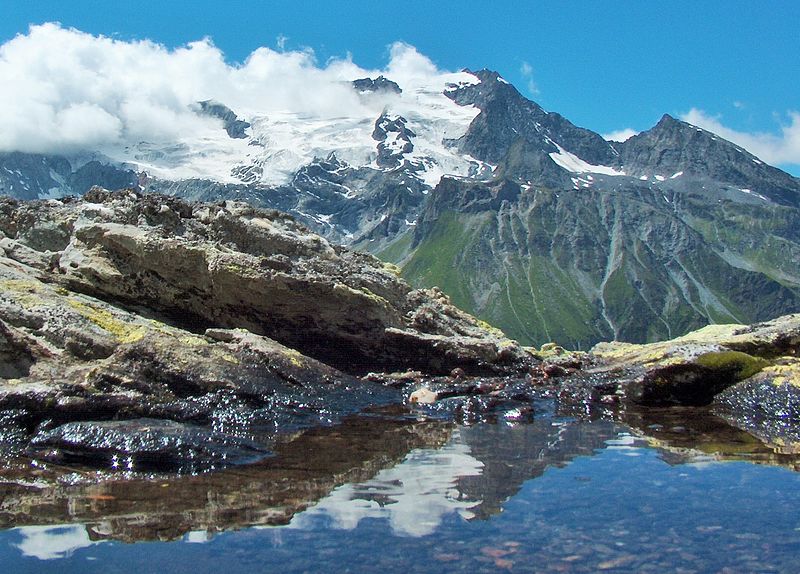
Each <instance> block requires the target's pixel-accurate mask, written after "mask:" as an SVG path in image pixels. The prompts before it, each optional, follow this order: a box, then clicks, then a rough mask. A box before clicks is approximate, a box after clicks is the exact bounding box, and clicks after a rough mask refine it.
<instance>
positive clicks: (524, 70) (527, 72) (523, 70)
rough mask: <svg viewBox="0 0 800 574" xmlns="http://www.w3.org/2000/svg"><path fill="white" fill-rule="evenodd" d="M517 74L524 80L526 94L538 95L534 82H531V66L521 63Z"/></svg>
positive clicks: (537, 88)
mask: <svg viewBox="0 0 800 574" xmlns="http://www.w3.org/2000/svg"><path fill="white" fill-rule="evenodd" d="M519 73H520V74H522V77H523V78H524V79H525V82H526V87H527V88H528V92H529V93H530V94H531V95H534V96H535V95H537V94H538V93H539V87H538V86H537V85H536V82H534V81H533V66H531V65H530V64H529V63H528V62H522V64H521V65H520V67H519Z"/></svg>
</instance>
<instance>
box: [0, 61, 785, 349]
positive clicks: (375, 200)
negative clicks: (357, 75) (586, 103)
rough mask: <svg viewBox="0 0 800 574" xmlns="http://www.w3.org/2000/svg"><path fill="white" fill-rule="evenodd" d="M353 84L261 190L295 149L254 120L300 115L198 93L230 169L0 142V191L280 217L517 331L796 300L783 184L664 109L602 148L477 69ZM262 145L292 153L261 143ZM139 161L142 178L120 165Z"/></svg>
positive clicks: (599, 329) (664, 328)
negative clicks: (350, 108)
mask: <svg viewBox="0 0 800 574" xmlns="http://www.w3.org/2000/svg"><path fill="white" fill-rule="evenodd" d="M353 90H354V91H355V92H356V93H357V94H359V95H358V97H359V98H362V99H363V102H365V104H368V105H369V106H371V105H373V104H374V105H377V104H378V103H380V104H381V106H382V107H381V108H380V111H379V112H378V111H376V116H375V117H374V118H363V119H360V120H358V122H357V123H358V126H360V127H358V128H357V129H356V128H353V130H355V131H352V132H347V133H349V134H350V136H348V137H350V139H349V140H348V141H349V142H350V143H347V142H345V141H344V140H341V139H338V140H337V139H331V137H332V136H331V133H333V132H330V130H333V129H335V128H336V127H337V126H336V125H334V124H335V123H336V122H334V124H330V125H327V124H326V125H325V126H324V127H323V126H318V127H317V128H314V129H315V130H318V132H315V134H316V135H313V136H312V135H307V136H303V137H305V138H306V139H307V140H308V144H307V145H310V146H312V147H313V151H314V154H318V155H317V156H316V157H314V158H313V159H310V161H308V162H306V163H301V164H297V165H298V166H299V167H298V168H297V169H296V170H295V171H291V170H290V171H291V174H290V175H289V176H288V179H287V180H286V181H285V183H281V184H279V185H275V184H273V183H269V181H271V180H270V178H271V177H272V176H271V175H270V174H274V173H276V172H275V170H276V169H284V167H285V166H286V165H289V164H287V163H286V161H288V160H287V157H289V156H291V157H292V158H297V157H301V156H302V155H303V154H306V155H307V152H308V150H306V147H303V146H306V144H303V145H300V144H297V143H292V142H294V141H295V140H293V139H291V138H290V139H286V140H280V138H278V139H275V138H277V137H278V136H277V135H275V137H274V138H272V139H269V138H268V137H267V132H265V131H263V130H264V129H266V128H267V127H268V126H272V127H273V128H275V129H278V128H280V130H284V129H291V130H294V132H292V133H295V132H296V133H301V132H302V133H305V132H303V130H304V129H306V127H304V126H306V124H308V120H307V119H303V118H300V117H297V118H286V119H285V120H280V121H281V122H284V123H280V124H275V123H274V122H276V121H278V120H277V119H269V121H267V120H264V119H263V118H262V119H261V120H259V119H258V118H256V117H249V116H248V117H240V116H239V115H237V113H236V112H235V111H233V110H230V109H229V108H227V107H226V106H224V104H222V103H218V102H202V103H200V104H198V113H203V114H205V115H207V116H210V117H212V118H215V119H216V120H217V121H219V122H220V128H219V129H220V131H221V132H222V138H223V140H224V141H228V142H232V143H231V144H230V145H234V146H240V145H245V146H246V147H247V148H248V150H249V151H248V152H247V154H248V155H247V158H248V159H247V160H246V161H242V160H241V158H240V156H239V155H237V154H239V151H236V150H238V149H239V148H236V149H233V148H231V150H230V151H228V152H225V153H226V154H229V155H227V156H226V155H224V154H223V155H222V156H220V155H219V154H217V155H215V156H213V158H212V156H207V163H208V165H209V166H216V165H223V164H224V165H226V166H227V167H226V168H225V169H226V170H228V175H225V177H222V176H220V177H219V178H217V179H213V178H212V179H203V178H192V179H187V178H185V177H183V176H182V175H181V174H182V173H184V172H185V169H188V166H192V165H195V163H196V162H198V161H201V160H202V157H205V156H202V154H201V156H197V155H196V154H195V153H194V152H191V146H192V144H191V142H188V143H186V142H184V143H182V144H180V145H178V144H175V146H173V147H171V148H170V147H164V146H161V147H158V146H156V147H153V146H152V145H151V144H147V145H145V146H144V147H142V146H141V145H139V146H138V147H136V149H135V150H134V149H132V150H131V152H130V153H131V154H132V155H130V156H129V159H130V160H131V162H132V163H136V162H139V163H138V164H137V165H138V166H139V167H136V168H135V169H131V167H132V165H128V164H126V163H117V164H114V163H113V162H112V163H111V164H109V163H103V162H102V161H100V159H102V158H100V159H95V160H93V161H92V162H89V163H84V164H80V162H77V163H76V162H73V163H74V164H75V165H79V164H80V165H81V167H78V168H77V169H74V170H73V167H72V165H71V164H70V163H69V161H67V160H66V159H65V158H55V157H47V156H27V155H25V154H6V155H3V156H0V188H2V189H0V193H2V192H5V193H10V194H12V195H14V196H17V197H20V198H24V199H31V198H33V197H36V196H37V195H38V196H43V195H45V196H57V195H61V194H63V193H67V192H69V191H76V192H78V193H82V192H83V191H85V188H86V187H88V185H89V183H90V182H92V183H98V184H101V185H106V186H107V187H111V188H117V187H124V186H129V185H134V186H138V187H139V188H140V189H146V190H148V191H153V192H159V193H166V194H171V195H176V196H180V197H184V198H187V199H190V200H201V201H220V200H226V199H233V200H238V201H245V202H247V203H249V204H251V205H254V206H259V207H268V208H274V209H279V210H281V211H285V212H287V213H290V214H292V215H294V216H295V217H296V218H297V219H298V220H299V221H301V222H303V223H304V224H305V225H307V226H309V227H310V228H311V229H313V230H314V231H316V232H318V233H320V234H321V235H323V236H324V237H326V238H327V239H329V240H330V241H332V242H335V243H342V244H346V245H350V246H352V247H356V248H358V249H360V250H364V251H369V252H371V253H374V254H377V255H378V256H379V257H381V258H383V259H385V260H386V261H389V262H392V263H395V264H397V265H398V266H400V267H401V268H402V269H403V276H404V277H405V278H406V279H407V280H408V281H410V282H411V283H412V284H414V285H416V286H425V287H433V286H440V287H441V288H442V289H443V290H444V291H445V292H446V293H448V294H449V295H450V296H452V297H453V298H454V300H455V301H456V302H457V303H458V304H459V305H460V306H461V307H462V308H464V309H467V310H469V311H470V312H472V313H474V314H476V315H478V316H480V317H481V318H483V319H485V320H487V321H489V322H490V323H492V324H496V325H499V326H500V327H502V328H503V329H504V330H506V331H507V332H509V333H510V334H511V335H512V336H514V337H515V338H518V339H519V340H521V341H523V342H525V343H536V344H541V343H543V342H546V341H548V340H556V341H558V342H559V343H561V344H563V345H566V346H569V347H575V348H587V347H588V346H590V345H592V344H593V343H596V342H598V341H601V340H606V339H609V338H619V339H623V340H628V341H648V340H656V339H663V338H669V337H673V336H675V335H678V334H681V333H684V332H686V331H688V330H691V329H693V328H697V327H700V326H702V325H704V324H707V323H709V322H712V323H713V322H720V321H723V322H724V321H735V322H738V323H748V322H752V321H759V320H765V319H769V318H772V317H774V316H777V315H780V314H784V313H787V312H794V311H797V310H799V309H800V295H799V293H800V275H798V273H797V271H796V269H797V265H796V262H797V261H798V260H800V243H799V240H798V235H797V232H796V229H797V228H798V227H797V225H796V222H797V220H798V213H800V211H798V210H800V180H798V179H797V178H794V177H792V176H790V175H788V174H786V173H784V172H782V171H780V170H778V169H776V168H773V167H771V166H768V165H767V164H765V163H764V162H762V161H761V160H759V159H758V158H756V157H754V156H752V155H751V154H749V153H747V152H746V151H745V150H743V149H742V148H740V147H739V146H736V145H734V144H732V143H730V142H727V141H725V140H724V139H722V138H720V137H718V136H716V135H714V134H712V133H710V132H707V131H706V130H703V129H701V128H698V127H696V126H692V125H690V124H687V123H685V122H682V121H680V120H677V119H675V118H672V117H670V116H668V115H665V116H664V117H663V118H662V119H661V120H660V121H659V122H658V124H657V125H656V126H654V127H653V128H652V129H651V130H648V131H646V132H642V133H641V134H638V135H636V136H634V137H632V138H630V139H629V140H627V141H625V142H609V141H606V140H604V139H603V138H602V137H601V136H599V135H598V134H596V133H594V132H591V131H590V130H586V129H584V128H580V127H577V126H575V125H573V124H572V123H571V122H569V121H568V120H567V119H565V118H564V117H562V116H560V115H559V114H557V113H554V112H548V111H546V110H544V109H542V108H541V106H539V105H537V104H536V103H534V102H531V101H529V100H527V99H526V98H524V97H523V96H522V95H521V94H520V93H519V92H518V91H517V90H516V89H515V88H514V87H513V86H512V85H510V84H508V83H507V82H506V81H505V80H503V79H502V77H500V76H499V75H498V74H497V73H495V72H491V71H487V70H481V71H478V72H469V71H464V72H462V73H459V74H451V75H443V76H441V77H437V78H436V79H435V80H429V81H427V83H421V84H419V85H413V86H399V85H397V84H396V83H394V82H392V81H391V79H390V78H377V79H370V78H362V79H358V80H355V81H354V83H353ZM376 109H377V108H376ZM337 121H340V125H338V129H342V130H347V129H350V128H348V127H347V126H348V125H350V124H347V122H346V121H345V119H341V120H337ZM347 121H350V120H347ZM265 122H266V123H265ZM245 124H248V125H245ZM281 126H283V127H281ZM287 126H288V127H287ZM308 126H312V124H308ZM309 129H311V128H310V127H309ZM231 130H233V135H231V133H228V132H230V131H231ZM280 130H279V131H280ZM362 132H363V133H362ZM280 133H283V132H280ZM276 134H277V132H276ZM325 134H327V135H325ZM281 137H283V136H281ZM286 137H288V136H286ZM292 137H294V136H292ZM265 138H266V139H265ZM223 140H220V141H223ZM279 140H280V141H284V142H285V145H287V146H295V147H288V148H286V149H284V150H282V151H281V150H277V149H276V148H275V146H276V145H279V143H280V141H279ZM220 145H223V144H222V143H221V144H220ZM224 145H228V144H224ZM224 145H223V147H224ZM187 146H188V147H187ZM297 146H300V147H297ZM353 146H355V147H353ZM145 148H147V149H145ZM356 148H357V149H358V150H359V151H358V153H357V154H356V155H358V154H360V155H358V157H359V158H361V159H358V160H356V159H354V158H355V156H354V153H355V151H354V150H356ZM225 149H227V148H225ZM303 150H306V151H303ZM220 153H222V152H220ZM287 154H288V156H287ZM298 154H299V155H298ZM87 157H90V156H87ZM94 157H97V158H99V157H100V156H97V155H95V156H94ZM221 157H222V158H223V159H222V160H220V158H221ZM136 158H140V159H136ZM224 158H227V159H224ZM81 161H85V160H81ZM220 161H222V162H223V163H222V164H220V163H219V162H220ZM291 161H295V160H294V159H292V160H291ZM152 162H156V164H158V165H160V166H161V167H159V168H158V169H157V170H156V172H157V174H158V175H157V176H156V177H154V176H153V173H148V174H147V175H145V174H143V173H142V172H139V173H137V170H141V169H144V168H145V167H146V166H147V165H155V164H153V163H152ZM159 162H160V163H159ZM226 162H227V163H226ZM170 166H173V167H170ZM181 166H183V167H181ZM281 166H284V167H281ZM209 169H210V168H209ZM214 169H217V168H214ZM201 171H202V170H201ZM170 174H172V175H170ZM442 241H444V242H445V243H446V246H445V248H442V247H443V245H442ZM454 246H458V249H454V248H451V247H454ZM554 286H555V287H554Z"/></svg>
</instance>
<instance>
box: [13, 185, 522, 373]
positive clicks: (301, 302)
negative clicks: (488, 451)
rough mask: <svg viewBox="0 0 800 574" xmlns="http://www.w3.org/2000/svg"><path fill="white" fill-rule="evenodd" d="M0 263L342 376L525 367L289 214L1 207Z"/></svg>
mask: <svg viewBox="0 0 800 574" xmlns="http://www.w3.org/2000/svg"><path fill="white" fill-rule="evenodd" d="M0 232H2V234H4V236H5V237H2V236H0V249H2V251H0V255H2V254H3V252H4V253H5V257H6V258H8V259H11V260H13V261H16V262H17V263H19V264H24V265H26V266H28V267H30V268H34V269H35V270H36V271H35V273H33V272H31V271H30V270H28V271H25V272H23V274H25V273H27V274H29V275H34V276H36V277H37V278H39V279H41V280H43V281H46V282H48V283H54V284H58V285H61V286H63V287H64V288H66V289H69V290H71V291H79V292H82V293H86V294H89V295H93V296H95V297H97V298H100V299H103V300H105V301H109V302H114V303H121V304H127V305H136V306H145V307H147V308H148V309H149V310H151V311H154V312H157V313H159V314H161V315H166V316H170V317H172V318H173V319H178V320H179V321H180V323H181V326H185V327H190V328H191V329H192V330H194V331H198V332H202V331H203V330H204V329H205V328H211V327H214V328H216V327H224V328H244V329H248V330H249V331H251V332H253V333H256V334H259V335H266V336H268V337H270V338H271V339H274V340H276V341H280V342H281V343H282V344H285V345H287V346H289V347H291V348H294V349H297V350H298V351H300V352H302V353H303V354H305V355H308V356H312V357H315V358H317V359H320V360H322V361H324V362H326V363H328V364H331V365H333V366H335V367H338V368H340V369H343V370H346V371H348V372H351V373H365V372H367V371H369V370H376V369H381V370H383V369H388V370H403V369H408V368H413V369H420V370H422V371H425V372H432V373H440V374H444V373H448V372H449V371H450V370H452V369H453V368H462V369H464V370H466V371H467V372H468V373H473V374H488V373H492V374H509V373H514V372H523V371H525V370H526V369H527V367H528V366H529V365H530V363H531V359H530V357H529V355H528V354H527V353H525V351H523V350H522V348H520V347H519V345H517V344H516V343H514V342H512V341H510V340H508V339H506V338H505V337H504V336H502V333H499V332H497V331H493V330H489V329H486V328H484V327H483V326H481V324H480V323H479V322H478V321H477V320H475V319H474V318H473V317H471V316H469V315H467V314H466V313H463V312H461V311H460V310H458V309H457V308H455V307H454V306H452V305H451V304H450V301H449V299H448V298H447V297H446V296H445V295H443V294H442V293H441V292H440V291H437V290H435V289H434V290H412V289H411V288H410V287H409V286H408V285H407V284H406V283H405V282H403V281H402V280H400V279H398V278H397V277H396V275H395V273H394V271H393V269H392V268H391V267H387V266H385V265H384V264H382V263H380V262H379V261H378V260H377V259H375V258H373V257H371V256H368V255H364V254H359V253H355V252H352V251H349V250H347V249H345V248H341V247H336V246H332V245H330V244H329V243H328V242H327V241H325V240H324V239H322V238H321V237H319V236H317V235H314V234H312V233H311V232H309V231H308V230H307V229H306V228H304V227H303V226H301V225H300V224H298V223H296V222H295V221H294V220H293V219H292V218H291V217H290V216H287V215H283V214H281V213H278V212H275V211H264V210H259V209H255V208H252V207H249V206H247V205H245V204H240V203H235V202H225V203H223V204H219V205H211V204H194V205H192V204H188V203H185V202H183V201H180V200H177V199H174V198H167V197H162V196H155V195H148V196H140V195H137V194H135V193H133V192H130V191H121V192H107V191H104V190H100V189H94V190H93V191H91V192H89V193H88V194H86V195H85V196H84V197H83V198H82V199H80V200H64V201H61V202H58V201H49V202H32V203H17V202H15V201H12V200H7V199H6V200H0Z"/></svg>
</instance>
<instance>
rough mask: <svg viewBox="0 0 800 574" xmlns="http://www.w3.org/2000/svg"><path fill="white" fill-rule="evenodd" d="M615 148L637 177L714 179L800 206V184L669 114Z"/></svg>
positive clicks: (624, 166) (786, 203)
mask: <svg viewBox="0 0 800 574" xmlns="http://www.w3.org/2000/svg"><path fill="white" fill-rule="evenodd" d="M612 145H613V147H614V149H615V150H617V151H618V152H619V158H620V165H621V166H622V168H623V169H624V170H625V172H626V173H627V174H629V175H632V176H637V177H655V176H660V177H664V178H674V177H680V176H687V177H689V176H691V177H695V178H701V179H710V180H713V181H716V182H719V183H724V184H727V185H729V186H732V187H734V188H737V189H739V190H740V191H742V192H743V193H748V192H752V193H757V194H758V195H759V196H762V197H764V198H767V199H768V200H770V201H774V202H776V203H780V204H785V205H793V206H800V180H798V179H797V178H795V177H792V176H791V175H789V174H787V173H785V172H783V171H781V170H779V169H777V168H774V167H772V166H770V165H767V164H766V163H764V162H762V161H761V160H759V159H758V158H757V157H756V156H754V155H753V154H751V153H749V152H747V151H746V150H744V149H743V148H741V147H739V146H737V145H736V144H733V143H731V142H729V141H727V140H725V139H723V138H721V137H719V136H717V135H715V134H713V133H711V132H709V131H707V130H704V129H702V128H699V127H697V126H694V125H692V124H689V123H687V122H684V121H681V120H678V119H675V118H673V117H672V116H670V115H668V114H664V116H663V117H662V118H661V120H659V122H658V123H657V124H656V125H655V126H654V127H653V128H651V129H650V130H647V131H645V132H642V133H640V134H637V135H635V136H633V137H631V138H630V139H628V140H626V141H625V142H621V143H619V142H615V143H613V144H612ZM745 190H747V191H745Z"/></svg>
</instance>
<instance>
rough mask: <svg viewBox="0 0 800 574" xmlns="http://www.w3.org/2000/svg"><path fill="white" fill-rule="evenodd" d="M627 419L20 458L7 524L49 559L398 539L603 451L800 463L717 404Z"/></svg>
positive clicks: (504, 500)
mask: <svg viewBox="0 0 800 574" xmlns="http://www.w3.org/2000/svg"><path fill="white" fill-rule="evenodd" d="M624 417H625V418H624V424H623V422H621V421H620V420H619V419H618V420H616V421H614V420H580V419H572V418H565V417H560V416H558V415H557V414H556V412H555V410H554V407H553V406H552V405H550V406H549V407H548V406H546V405H544V406H543V405H538V406H537V415H536V417H535V418H534V420H533V421H532V422H530V423H529V424H510V423H506V424H477V425H474V426H457V425H455V424H453V423H451V422H447V421H441V420H433V421H432V420H416V419H413V418H411V417H408V416H407V415H404V416H385V417H384V416H357V417H350V418H347V419H345V420H344V421H343V422H342V424H340V425H338V426H336V427H328V428H320V429H313V430H309V431H306V432H304V433H301V434H299V435H297V436H295V437H292V439H291V440H287V441H285V442H284V443H281V444H279V445H277V446H276V448H275V453H276V456H275V457H273V458H270V459H266V460H263V461H261V462H259V463H257V464H253V465H250V466H244V467H237V468H231V469H227V470H225V471H221V472H216V473H210V474H203V475H197V476H184V477H174V476H173V477H153V476H149V477H147V476H137V477H131V478H128V479H123V478H121V477H120V476H105V477H100V478H99V479H98V477H97V476H95V475H89V474H87V473H86V472H85V471H80V469H59V468H55V467H41V466H40V467H38V468H34V469H30V468H26V469H25V470H24V472H23V471H22V470H21V468H20V467H17V468H16V469H15V468H14V467H13V466H10V467H8V468H7V469H6V470H5V471H4V472H5V482H3V483H0V528H14V529H15V530H14V533H16V535H17V538H18V539H17V541H16V542H14V545H15V546H16V547H17V548H18V550H19V552H21V553H22V554H23V555H24V556H32V557H37V558H40V559H42V560H50V559H58V558H64V557H67V556H69V555H70V554H71V553H72V552H74V551H75V550H77V549H80V548H85V547H88V546H91V545H95V544H97V543H99V542H101V541H104V540H120V541H126V542H132V541H140V540H183V541H184V542H187V543H205V542H208V541H209V540H212V539H213V537H214V534H215V533H218V532H221V531H228V530H238V529H241V528H244V527H250V526H262V527H275V526H286V525H288V526H289V527H290V529H291V530H294V531H316V530H319V529H335V530H340V531H350V530H353V529H356V528H359V527H360V526H361V525H362V524H363V523H364V522H365V521H368V520H369V519H381V520H383V521H385V522H386V523H387V524H388V525H389V527H390V529H391V531H392V532H393V533H394V534H395V535H398V536H401V537H407V538H410V537H424V536H427V535H430V534H433V533H434V532H436V531H437V530H438V529H439V528H440V527H441V525H442V524H445V523H448V522H449V521H451V520H457V521H460V522H463V523H467V522H472V523H474V522H478V521H485V520H488V519H490V518H492V517H494V516H497V515H499V514H501V513H502V512H503V511H504V510H505V509H506V506H507V505H508V504H509V502H510V501H511V500H513V498H514V497H515V496H516V495H517V494H518V493H519V492H520V490H521V489H522V488H523V487H524V485H525V484H526V483H528V484H529V483H530V481H531V479H535V478H537V477H540V476H542V475H543V474H544V473H545V472H546V471H547V469H550V468H562V467H565V466H566V465H568V464H569V463H570V462H571V461H573V460H574V459H575V458H576V457H592V456H594V455H596V454H597V453H598V452H600V451H603V450H614V451H616V452H617V453H619V454H620V455H623V456H626V455H632V456H639V455H640V454H641V450H642V447H643V446H647V447H648V448H653V447H655V448H656V449H658V452H659V453H660V454H659V456H660V457H661V458H662V459H663V460H665V461H667V462H668V463H670V464H683V463H695V464H696V463H698V462H704V461H708V460H731V459H737V460H748V461H751V462H759V463H765V464H771V465H781V466H785V467H788V468H793V469H797V468H799V467H800V466H799V465H798V462H797V461H798V458H797V457H796V456H790V455H786V454H780V453H776V452H775V451H774V450H773V449H771V448H769V447H768V446H766V445H764V444H762V443H761V442H759V441H758V440H756V439H755V438H754V437H752V435H749V434H747V433H745V432H744V431H742V430H739V429H736V428H734V427H730V426H728V425H727V424H726V423H725V422H724V421H723V420H722V419H719V418H716V417H714V416H713V415H711V414H709V413H708V412H706V411H701V410H698V409H693V410H692V409H687V410H683V411H682V410H677V409H671V410H669V411H658V410H649V411H647V412H646V413H627V414H625V415H624ZM15 473H16V474H15ZM20 473H22V474H20ZM589 479H590V478H587V480H589Z"/></svg>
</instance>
